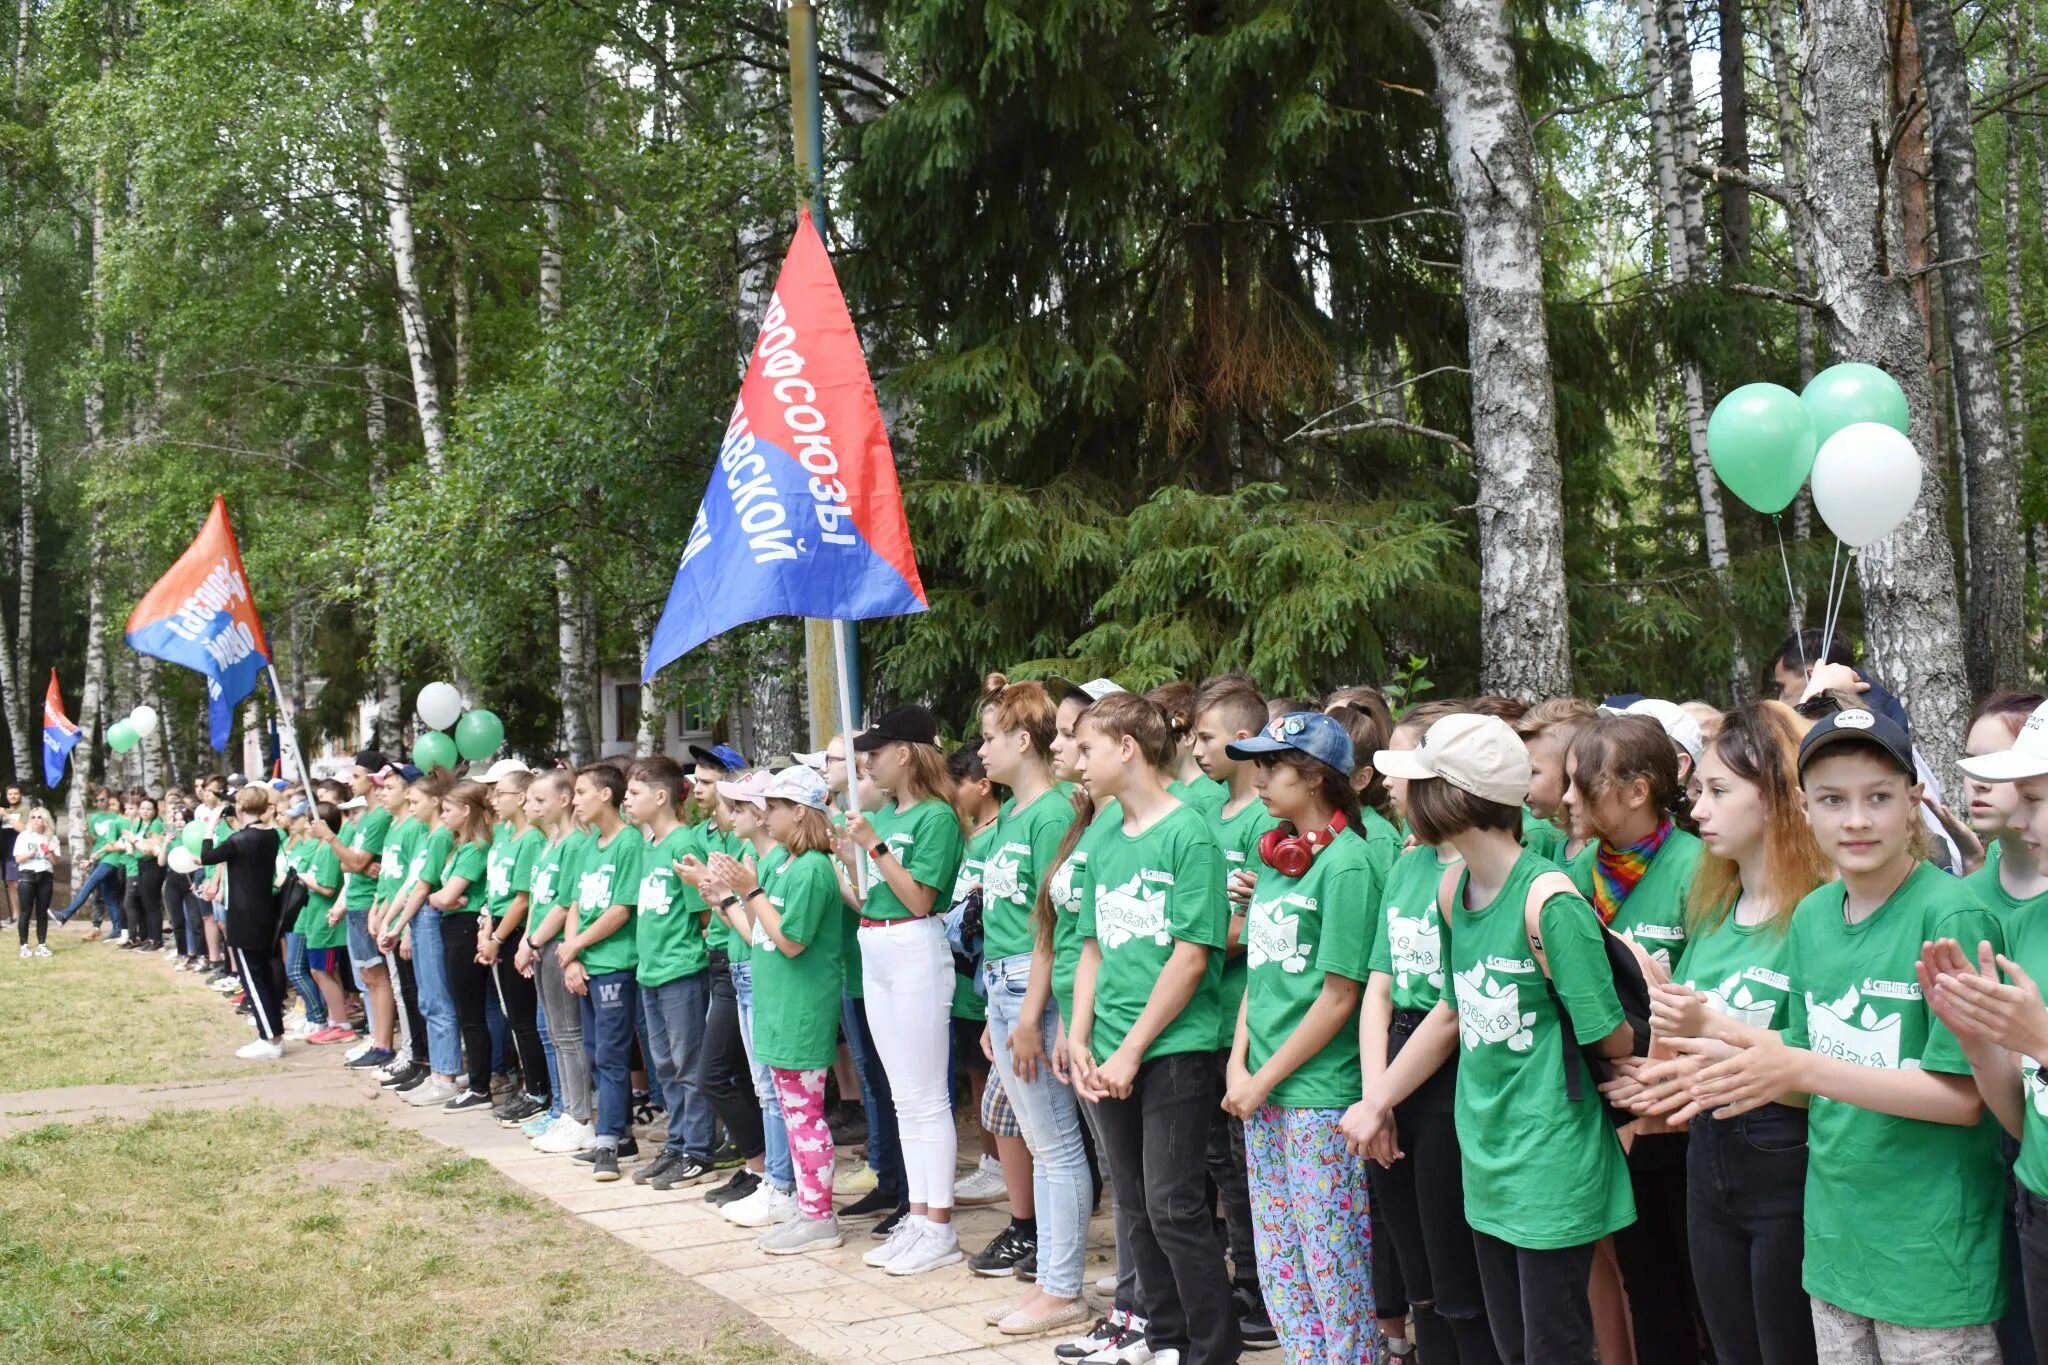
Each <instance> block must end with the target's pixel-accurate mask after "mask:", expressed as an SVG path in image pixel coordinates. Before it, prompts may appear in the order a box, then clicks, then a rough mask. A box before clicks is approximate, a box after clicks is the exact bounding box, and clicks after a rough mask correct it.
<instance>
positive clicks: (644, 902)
mask: <svg viewBox="0 0 2048 1365" xmlns="http://www.w3.org/2000/svg"><path fill="white" fill-rule="evenodd" d="M696 846H697V839H696V836H695V835H693V834H692V833H691V831H690V827H689V826H688V825H677V826H676V827H675V828H674V829H672V830H670V831H669V832H668V833H667V834H666V835H665V836H663V838H662V840H661V842H660V843H658V844H655V845H654V846H653V847H652V848H650V849H648V850H647V856H646V859H645V860H644V862H643V864H642V866H641V868H640V891H639V896H638V899H637V900H636V901H635V902H634V907H633V951H634V953H635V954H636V955H637V956H638V958H639V962H638V965H637V966H636V967H635V968H634V979H635V980H637V981H638V982H639V983H640V984H641V985H643V986H648V987H653V986H665V985H667V984H668V983H669V982H671V981H676V980H679V979H681V978H683V977H686V976H695V975H696V974H697V973H698V972H701V971H703V970H705V969H706V968H707V967H708V966H710V952H709V950H708V949H707V948H705V946H704V925H703V921H702V920H700V919H699V918H698V916H700V915H702V914H703V913H704V911H703V908H702V907H703V904H704V902H703V899H702V898H701V897H700V898H699V899H698V901H697V904H696V905H695V906H691V905H688V904H686V903H685V902H684V899H683V892H685V891H688V890H689V889H690V885H689V883H687V882H685V881H684V880H683V879H682V878H681V877H678V876H677V875H676V869H675V863H676V860H677V859H679V858H681V857H682V856H683V854H685V853H687V852H691V851H693V850H694V849H695V848H696Z"/></svg>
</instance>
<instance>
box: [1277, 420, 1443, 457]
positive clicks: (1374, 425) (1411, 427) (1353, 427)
mask: <svg viewBox="0 0 2048 1365" xmlns="http://www.w3.org/2000/svg"><path fill="white" fill-rule="evenodd" d="M1351 431H1400V432H1406V433H1407V434H1408V435H1410V436H1423V437H1427V438H1428V439H1429V440H1432V441H1442V442H1443V443H1444V444H1445V445H1447V446H1450V447H1451V448H1452V449H1454V450H1456V451H1458V452H1459V453H1460V454H1463V455H1470V454H1471V453H1472V447H1471V446H1470V445H1468V444H1467V443H1465V442H1464V441H1462V440H1460V439H1458V438H1457V437H1456V436H1453V435H1451V433H1450V432H1448V431H1438V430H1437V429H1436V428H1435V427H1425V426H1419V425H1417V424H1416V423H1414V422H1404V421H1402V420H1401V419H1400V418H1398V417H1365V418H1361V419H1360V420H1358V421H1356V422H1346V423H1345V424H1344V425H1343V426H1341V427H1325V428H1323V429H1322V430H1321V431H1315V432H1308V433H1306V434H1308V435H1311V436H1342V435H1344V434H1345V433H1346V432H1351ZM1303 434H1304V433H1302V432H1299V431H1297V432H1296V433H1294V435H1295V436H1300V435H1303ZM1287 439H1288V440H1290V441H1291V440H1293V439H1294V436H1290V437H1288V438H1287Z"/></svg>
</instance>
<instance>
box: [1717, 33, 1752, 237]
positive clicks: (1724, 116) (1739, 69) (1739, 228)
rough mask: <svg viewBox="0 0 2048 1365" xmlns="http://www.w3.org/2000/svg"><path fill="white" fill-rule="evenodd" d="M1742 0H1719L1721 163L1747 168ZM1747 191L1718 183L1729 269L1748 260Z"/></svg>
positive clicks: (1747, 104)
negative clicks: (1719, 185)
mask: <svg viewBox="0 0 2048 1365" xmlns="http://www.w3.org/2000/svg"><path fill="white" fill-rule="evenodd" d="M1742 3H1743V0H1719V3H1718V4H1717V6H1716V8H1717V9H1718V11H1719V13H1720V18H1721V44H1720V46H1721V164H1722V165H1723V166H1732V167H1734V168H1735V169H1736V170H1738V171H1742V172H1744V173H1745V174H1746V173H1747V172H1748V171H1749V69H1748V64H1747V61H1746V57H1747V53H1746V52H1745V50H1744V48H1745V45H1746V44H1745V34H1744V27H1745V25H1744V16H1743V13H1742ZM1749 208H1750V204H1749V191H1748V190H1746V189H1744V188H1743V187H1742V186H1740V185H1723V186H1721V261H1722V263H1723V264H1724V265H1725V266H1726V267H1727V268H1728V269H1730V270H1738V269H1740V268H1741V267H1742V266H1744V265H1746V264H1748V262H1749Z"/></svg>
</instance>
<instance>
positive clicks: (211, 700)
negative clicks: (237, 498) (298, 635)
mask: <svg viewBox="0 0 2048 1365" xmlns="http://www.w3.org/2000/svg"><path fill="white" fill-rule="evenodd" d="M128 644H129V647H130V648H132V649H133V650H135V652H136V653H138V654H152V655H155V656H156V657H157V658H159V659H167V660H169V661H170V662H171V663H174V664H177V665H179V666H180V667H183V668H189V669H191V670H192V671H193V672H195V673H201V674H204V675H205V677H206V719H207V728H208V729H209V730H210V731H211V732H212V733H211V736H210V737H211V739H212V741H213V747H214V749H215V750H216V751H218V750H222V749H225V748H227V747H228V731H229V730H230V729H231V728H232V727H233V725H234V718H235V703H236V702H239V701H240V700H241V699H242V698H244V697H246V696H248V695H249V693H250V692H251V691H253V690H254V689H255V686H256V679H257V678H259V677H261V676H262V674H263V670H264V669H265V668H267V667H269V666H270V646H269V644H268V643H267V642H266V641H265V640H264V638H263V622H262V621H260V620H258V619H257V616H256V602H255V599H254V598H253V597H251V596H250V594H249V578H248V575H246V574H244V573H243V572H242V551H241V548H240V547H239V546H237V545H236V544H235V530H234V527H232V526H230V525H228V505H227V503H226V502H225V501H223V500H222V499H221V498H220V497H219V496H218V495H216V496H215V497H214V499H213V511H211V512H210V513H208V514H207V517H206V524H205V525H204V526H202V527H200V528H199V535H198V536H197V538H195V539H194V540H193V542H192V546H191V548H190V549H188V550H186V551H185V553H184V554H182V555H180V556H178V562H177V563H175V564H173V565H171V568H170V572H168V573H166V574H165V575H164V576H163V577H162V578H159V579H158V580H157V581H156V586H155V587H153V588H151V589H150V590H149V591H148V592H147V593H146V594H144V596H143V599H142V600H141V601H140V602H138V603H136V604H135V610H134V611H133V612H130V613H129V616H128Z"/></svg>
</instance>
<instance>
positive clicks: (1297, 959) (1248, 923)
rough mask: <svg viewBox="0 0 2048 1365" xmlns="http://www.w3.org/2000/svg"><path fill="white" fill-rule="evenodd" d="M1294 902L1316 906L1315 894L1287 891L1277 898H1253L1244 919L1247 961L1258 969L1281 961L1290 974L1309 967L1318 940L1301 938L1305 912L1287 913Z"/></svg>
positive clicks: (1300, 906) (1307, 907) (1303, 907)
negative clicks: (1303, 940)
mask: <svg viewBox="0 0 2048 1365" xmlns="http://www.w3.org/2000/svg"><path fill="white" fill-rule="evenodd" d="M1289 905H1292V906H1294V907H1296V908H1297V909H1298V910H1310V911H1313V910H1314V909H1315V908H1316V903H1315V898H1314V897H1312V896H1297V895H1291V894H1290V895H1285V896H1281V897H1280V898H1278V899H1277V900H1270V901H1253V902H1252V909H1251V914H1249V915H1248V916H1246V917H1245V922H1244V960H1245V965H1246V966H1248V967H1252V968H1254V969H1256V968H1259V967H1263V966H1265V965H1266V964H1267V963H1268V962H1272V963H1277V964H1278V965H1279V967H1280V970H1281V971H1283V972H1287V973H1289V974H1292V973H1296V972H1305V971H1307V970H1308V957H1309V953H1310V951H1311V950H1312V949H1314V947H1315V944H1313V943H1303V942H1302V941H1301V916H1300V915H1299V914H1287V913H1284V911H1283V907H1285V906H1289Z"/></svg>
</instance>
